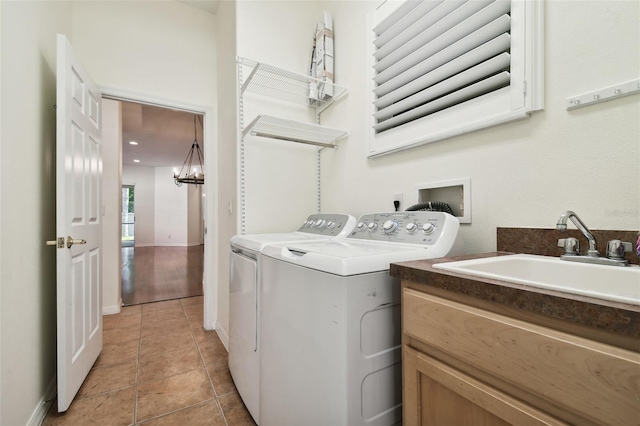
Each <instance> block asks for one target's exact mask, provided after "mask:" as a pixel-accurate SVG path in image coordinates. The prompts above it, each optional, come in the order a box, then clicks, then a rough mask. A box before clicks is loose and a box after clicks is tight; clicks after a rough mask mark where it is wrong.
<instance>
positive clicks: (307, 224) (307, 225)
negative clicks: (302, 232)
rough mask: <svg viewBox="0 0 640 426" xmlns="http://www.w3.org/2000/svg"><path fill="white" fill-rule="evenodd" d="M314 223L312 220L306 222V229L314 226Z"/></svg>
mask: <svg viewBox="0 0 640 426" xmlns="http://www.w3.org/2000/svg"><path fill="white" fill-rule="evenodd" d="M312 223H313V221H312V220H307V221H305V222H304V227H305V228H308V227H310V226H311V224H312Z"/></svg>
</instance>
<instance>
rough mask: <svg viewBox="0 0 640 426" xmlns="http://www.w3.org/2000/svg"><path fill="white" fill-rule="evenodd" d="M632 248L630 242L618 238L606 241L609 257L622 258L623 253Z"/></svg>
mask: <svg viewBox="0 0 640 426" xmlns="http://www.w3.org/2000/svg"><path fill="white" fill-rule="evenodd" d="M631 250H633V246H632V245H631V243H628V242H626V241H620V240H611V241H609V242H608V243H607V257H608V258H610V259H622V258H624V254H625V253H626V252H628V251H631Z"/></svg>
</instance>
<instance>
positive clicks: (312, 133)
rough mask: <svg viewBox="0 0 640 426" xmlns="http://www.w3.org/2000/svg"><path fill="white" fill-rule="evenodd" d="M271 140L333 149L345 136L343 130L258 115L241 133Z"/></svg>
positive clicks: (243, 135)
mask: <svg viewBox="0 0 640 426" xmlns="http://www.w3.org/2000/svg"><path fill="white" fill-rule="evenodd" d="M247 134H251V135H252V136H260V137H265V138H271V139H279V140H285V141H290V142H298V143H304V144H308V145H315V146H321V147H326V148H335V143H336V142H337V141H338V140H339V139H341V138H343V137H344V136H346V134H347V132H346V131H344V130H338V129H331V128H328V127H325V126H318V125H315V124H308V123H301V122H299V121H294V120H286V119H283V118H278V117H273V116H270V115H258V116H257V117H256V118H255V119H254V120H253V121H252V122H251V123H250V124H249V125H247V127H246V129H244V131H243V133H242V137H243V138H244V137H245V136H246V135H247Z"/></svg>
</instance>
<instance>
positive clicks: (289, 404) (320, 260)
mask: <svg viewBox="0 0 640 426" xmlns="http://www.w3.org/2000/svg"><path fill="white" fill-rule="evenodd" d="M458 229H459V222H458V220H457V219H456V218H455V217H453V216H451V215H449V214H447V213H441V212H394V213H377V214H370V215H365V216H363V217H361V218H360V220H359V222H358V225H357V228H356V230H354V232H353V233H352V234H351V235H349V237H347V238H345V239H342V240H338V241H317V242H294V243H288V244H273V245H267V246H266V247H264V248H263V250H262V252H261V255H260V258H261V268H262V270H261V274H262V276H261V280H262V281H261V290H260V291H261V293H260V304H261V313H260V319H261V348H260V349H261V364H260V371H261V377H260V420H261V425H262V426H272V425H278V426H286V425H292V426H293V425H295V426H303V425H322V426H326V425H331V426H339V425H348V426H355V425H393V424H399V423H400V422H401V420H402V367H401V350H400V345H401V339H400V334H401V330H400V283H399V280H398V279H396V278H392V277H391V276H390V275H389V265H390V263H392V262H400V261H408V260H417V259H431V258H436V257H443V256H447V255H453V254H461V253H462V243H461V239H460V238H459V235H458Z"/></svg>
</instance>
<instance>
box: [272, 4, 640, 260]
mask: <svg viewBox="0 0 640 426" xmlns="http://www.w3.org/2000/svg"><path fill="white" fill-rule="evenodd" d="M376 4H377V3H376V2H352V1H339V2H326V7H327V9H328V10H330V11H331V12H332V13H333V15H334V21H335V52H336V53H335V55H336V56H335V64H336V83H338V84H341V85H345V86H346V87H347V88H348V89H349V94H348V97H347V98H346V99H344V100H343V101H340V102H338V103H336V104H335V105H334V106H333V107H332V108H330V109H329V110H328V111H327V112H325V113H324V116H323V119H324V123H326V124H331V125H332V126H335V127H338V128H340V127H344V128H347V129H348V130H349V132H350V133H349V137H348V139H347V140H344V141H342V142H339V145H340V148H339V149H337V150H324V151H323V152H322V185H323V192H322V199H323V210H325V211H345V212H348V213H351V214H353V215H360V214H362V213H366V212H370V211H382V210H391V209H392V208H393V204H392V201H393V195H394V194H395V193H402V194H404V201H405V206H408V205H410V204H412V203H414V202H416V200H417V194H416V191H415V188H414V185H416V184H421V183H428V182H437V181H442V180H449V179H457V178H464V177H470V178H471V205H472V223H471V225H463V227H462V230H461V232H462V234H463V236H464V238H465V240H466V245H467V250H468V251H469V252H484V251H492V250H495V248H496V227H505V226H514V227H543V228H552V227H554V226H555V223H556V221H557V218H558V217H559V216H560V214H561V213H562V212H563V211H565V210H574V211H575V212H577V213H578V215H580V217H581V218H582V219H583V220H584V221H585V223H586V224H587V225H588V226H589V227H591V228H594V229H639V228H640V120H639V117H640V96H638V95H635V96H630V97H627V98H623V99H619V100H615V101H611V102H606V103H602V104H599V105H595V106H589V107H585V108H583V109H579V110H575V111H571V112H567V111H566V110H565V99H566V98H567V97H570V96H574V95H578V94H581V93H584V92H588V91H591V90H596V89H599V88H603V87H607V86H610V85H613V84H616V83H620V82H625V81H628V80H633V79H636V78H638V77H640V50H638V40H639V39H640V3H638V2H637V1H606V2H603V1H592V2H587V1H583V2H571V1H548V2H545V7H546V13H545V15H546V25H545V37H546V40H545V49H546V73H545V78H546V91H545V97H546V101H545V110H544V111H543V112H541V113H536V114H534V115H533V117H532V118H530V119H528V120H525V121H520V122H515V123H511V124H507V125H502V126H499V127H495V128H491V129H486V130H483V131H480V132H475V133H471V134H468V135H463V136H458V137H455V138H452V139H449V140H446V141H441V142H437V143H433V144H430V145H427V146H424V147H420V148H416V149H411V150H408V151H405V152H401V153H397V154H392V155H388V156H384V157H381V158H376V159H368V158H367V157H366V154H367V139H366V129H367V118H366V115H365V111H366V108H367V106H366V104H367V101H368V94H367V82H366V79H365V76H366V75H367V60H366V52H367V49H366V40H365V31H366V16H367V13H368V12H369V11H370V10H371V8H372V7H374V6H375V5H376ZM568 17H570V18H568ZM270 39H271V38H270ZM273 39H274V40H277V39H279V37H275V36H274V37H273ZM265 42H268V40H265Z"/></svg>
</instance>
